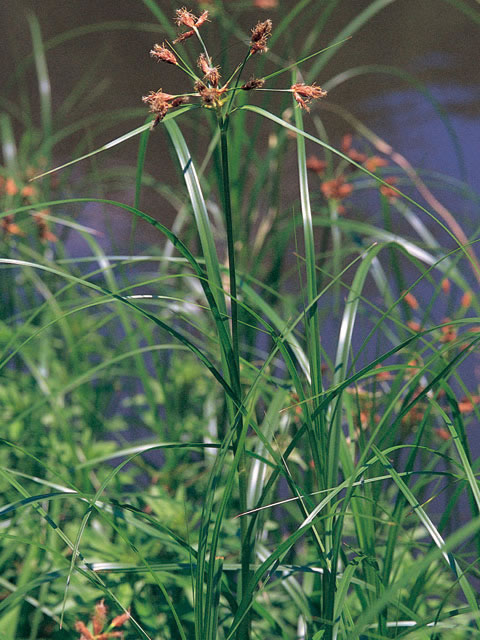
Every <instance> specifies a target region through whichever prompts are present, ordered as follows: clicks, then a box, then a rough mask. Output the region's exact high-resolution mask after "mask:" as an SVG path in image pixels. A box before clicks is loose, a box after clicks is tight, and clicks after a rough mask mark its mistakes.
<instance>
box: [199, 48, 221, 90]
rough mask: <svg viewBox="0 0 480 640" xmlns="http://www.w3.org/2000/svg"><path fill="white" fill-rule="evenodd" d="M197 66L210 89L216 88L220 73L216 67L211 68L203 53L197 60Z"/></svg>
mask: <svg viewBox="0 0 480 640" xmlns="http://www.w3.org/2000/svg"><path fill="white" fill-rule="evenodd" d="M197 65H198V67H199V69H201V71H202V73H203V74H204V76H205V80H206V81H207V82H208V83H209V84H211V85H212V87H217V86H218V83H219V81H220V73H219V71H218V67H213V66H212V65H210V64H209V60H207V56H206V55H205V54H204V53H201V54H200V57H199V58H198V60H197Z"/></svg>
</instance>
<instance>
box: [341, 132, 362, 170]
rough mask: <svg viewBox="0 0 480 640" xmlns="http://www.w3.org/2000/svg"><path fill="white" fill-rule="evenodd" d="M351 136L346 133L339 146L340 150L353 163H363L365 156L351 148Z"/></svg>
mask: <svg viewBox="0 0 480 640" xmlns="http://www.w3.org/2000/svg"><path fill="white" fill-rule="evenodd" d="M352 141H353V136H352V134H351V133H346V134H345V135H344V136H343V138H342V142H341V145H340V148H341V150H342V151H343V153H345V154H346V155H347V156H348V157H349V158H350V159H351V160H354V161H355V162H360V163H362V162H365V160H366V159H367V155H366V154H365V153H362V152H361V151H357V150H356V149H354V148H353V147H352Z"/></svg>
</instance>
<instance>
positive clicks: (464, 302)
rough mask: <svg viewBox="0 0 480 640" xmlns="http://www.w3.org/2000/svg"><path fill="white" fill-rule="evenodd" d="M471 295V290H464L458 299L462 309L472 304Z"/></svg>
mask: <svg viewBox="0 0 480 640" xmlns="http://www.w3.org/2000/svg"><path fill="white" fill-rule="evenodd" d="M472 300H473V296H472V292H471V291H465V293H464V294H463V296H462V299H461V301H460V306H461V307H463V309H468V307H469V306H470V305H471V304H472Z"/></svg>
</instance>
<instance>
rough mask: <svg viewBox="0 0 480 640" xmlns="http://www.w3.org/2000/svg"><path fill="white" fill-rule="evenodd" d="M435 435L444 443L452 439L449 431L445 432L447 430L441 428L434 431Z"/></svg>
mask: <svg viewBox="0 0 480 640" xmlns="http://www.w3.org/2000/svg"><path fill="white" fill-rule="evenodd" d="M435 433H436V434H437V436H438V437H439V438H440V439H441V440H445V441H446V440H450V439H451V437H452V436H451V434H450V431H447V429H444V428H443V427H438V428H437V429H435Z"/></svg>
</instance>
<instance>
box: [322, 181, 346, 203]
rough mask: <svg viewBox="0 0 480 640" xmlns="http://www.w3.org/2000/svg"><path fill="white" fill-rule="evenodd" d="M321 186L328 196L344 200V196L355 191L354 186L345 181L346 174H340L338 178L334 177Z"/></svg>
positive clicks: (324, 193)
mask: <svg viewBox="0 0 480 640" xmlns="http://www.w3.org/2000/svg"><path fill="white" fill-rule="evenodd" d="M320 188H321V190H322V193H323V195H324V196H325V197H326V198H328V199H330V198H332V199H334V200H343V198H346V197H347V196H349V195H350V194H351V193H352V191H353V186H352V185H351V184H348V183H346V182H345V176H338V178H334V179H333V180H327V181H326V182H322V186H321V187H320Z"/></svg>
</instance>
